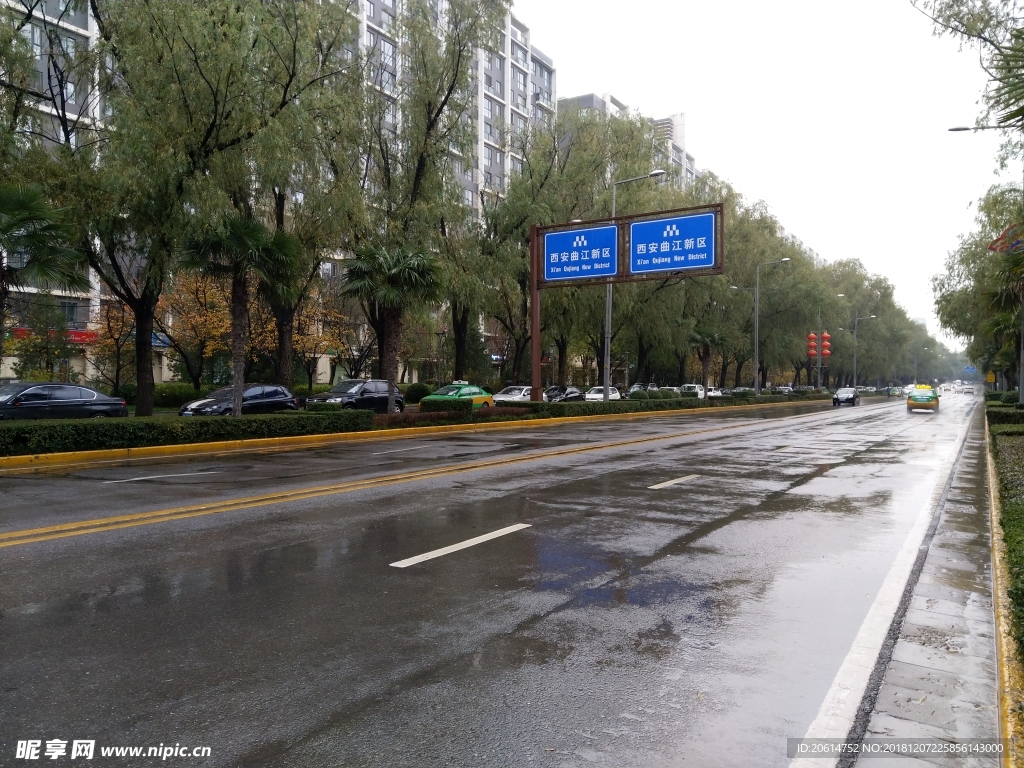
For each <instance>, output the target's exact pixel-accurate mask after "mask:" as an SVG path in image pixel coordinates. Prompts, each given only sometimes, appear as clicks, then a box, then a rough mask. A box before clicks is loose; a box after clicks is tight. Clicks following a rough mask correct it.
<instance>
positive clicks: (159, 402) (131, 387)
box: [121, 381, 217, 408]
mask: <svg viewBox="0 0 1024 768" xmlns="http://www.w3.org/2000/svg"><path fill="white" fill-rule="evenodd" d="M214 389H217V387H203V388H202V389H196V388H195V387H193V386H192V385H191V384H187V383H184V382H180V381H169V382H167V383H165V384H157V385H156V386H154V388H153V405H154V406H156V407H157V408H180V407H181V406H183V405H184V404H185V403H187V402H189V401H191V400H198V399H199V398H200V397H204V396H206V395H208V394H209V393H210V392H212V391H213V390H214ZM138 392H139V388H138V385H136V384H135V382H129V383H127V384H122V385H121V397H123V398H124V401H125V402H126V403H128V405H135V399H136V397H137V396H138Z"/></svg>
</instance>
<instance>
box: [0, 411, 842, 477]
mask: <svg viewBox="0 0 1024 768" xmlns="http://www.w3.org/2000/svg"><path fill="white" fill-rule="evenodd" d="M826 402H827V401H813V400H812V401H809V403H818V404H819V405H820V406H822V407H824V405H825V403H826ZM804 404H805V403H799V402H789V403H756V404H752V405H727V406H716V407H714V408H681V409H674V410H660V411H633V412H629V413H614V414H599V415H593V416H555V417H547V418H534V419H519V420H516V421H499V422H484V423H480V424H444V425H436V426H429V427H403V428H397V429H381V430H367V431H361V432H338V433H331V434H320V435H300V436H292V437H269V438H256V439H251V440H225V441H219V442H208V443H184V444H179V445H154V446H145V447H140V448H108V449H101V450H95V451H71V452H66V453H45V454H29V455H22V456H2V457H0V474H14V473H22V472H42V471H47V470H57V469H73V468H82V467H94V466H104V465H106V466H111V465H124V464H131V463H133V462H138V461H151V460H154V459H173V458H183V457H195V458H201V457H205V456H223V455H230V454H241V453H267V452H275V451H290V450H299V449H302V448H318V447H323V446H328V445H333V444H337V443H348V442H368V441H378V440H401V439H402V438H408V437H424V436H430V435H445V434H465V433H472V432H481V431H501V430H508V429H535V428H540V427H549V426H558V425H564V424H580V423H592V422H600V421H621V420H634V419H648V418H656V417H670V416H683V415H708V414H712V413H723V412H726V413H727V412H730V411H749V410H751V409H760V408H769V409H776V408H781V407H791V406H793V405H804Z"/></svg>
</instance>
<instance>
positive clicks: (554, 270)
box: [544, 226, 619, 280]
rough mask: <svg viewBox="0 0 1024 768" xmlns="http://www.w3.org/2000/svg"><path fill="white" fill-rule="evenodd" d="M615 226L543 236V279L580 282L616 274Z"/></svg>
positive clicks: (616, 243) (617, 248)
mask: <svg viewBox="0 0 1024 768" xmlns="http://www.w3.org/2000/svg"><path fill="white" fill-rule="evenodd" d="M618 264H619V238H618V228H617V227H615V226H605V227H590V228H588V229H569V230H565V231H564V232H549V233H548V234H546V235H544V279H545V280H582V279H585V278H593V277H610V276H612V275H614V274H616V272H618Z"/></svg>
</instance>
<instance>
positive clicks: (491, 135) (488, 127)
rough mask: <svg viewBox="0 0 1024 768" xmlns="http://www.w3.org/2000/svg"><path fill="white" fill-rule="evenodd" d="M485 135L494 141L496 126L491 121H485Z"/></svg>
mask: <svg viewBox="0 0 1024 768" xmlns="http://www.w3.org/2000/svg"><path fill="white" fill-rule="evenodd" d="M484 137H485V138H488V139H490V140H491V141H494V128H492V127H491V124H490V123H484Z"/></svg>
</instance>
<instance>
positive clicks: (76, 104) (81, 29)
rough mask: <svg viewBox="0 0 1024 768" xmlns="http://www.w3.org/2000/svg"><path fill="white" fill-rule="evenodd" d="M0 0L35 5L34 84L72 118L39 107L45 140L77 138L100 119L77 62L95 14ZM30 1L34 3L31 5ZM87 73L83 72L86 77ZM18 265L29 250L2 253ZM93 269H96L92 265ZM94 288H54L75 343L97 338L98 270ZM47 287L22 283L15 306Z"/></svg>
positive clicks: (8, 371) (28, 26)
mask: <svg viewBox="0 0 1024 768" xmlns="http://www.w3.org/2000/svg"><path fill="white" fill-rule="evenodd" d="M0 4H2V5H4V6H6V7H7V8H10V9H11V10H13V11H14V12H15V13H17V14H20V16H22V17H24V15H25V14H26V13H27V12H28V11H29V10H30V11H31V13H30V16H29V19H28V21H27V22H26V23H25V25H24V26H23V27H22V29H21V32H22V35H23V36H24V37H25V40H26V42H27V43H28V47H29V50H30V55H31V56H32V57H33V59H34V60H35V69H36V78H37V79H36V81H35V82H34V83H30V85H31V86H32V87H34V88H35V89H37V90H38V91H40V92H41V93H44V94H46V95H48V96H49V97H50V98H51V99H52V100H53V101H54V103H55V104H58V105H60V112H63V113H64V114H66V116H67V118H68V119H67V120H65V121H61V120H58V119H57V117H58V114H59V112H58V110H57V109H54V108H53V107H51V106H48V105H43V106H41V107H40V112H41V114H42V115H43V117H44V118H46V117H49V118H50V120H48V121H47V120H45V119H44V121H43V123H42V126H43V130H44V131H46V132H47V136H46V140H47V141H50V142H52V143H54V144H56V143H64V142H68V143H71V144H72V145H74V144H76V143H77V140H78V132H77V131H76V130H75V128H76V127H77V126H78V125H79V124H80V123H82V122H85V121H90V120H95V119H97V118H98V116H99V114H98V113H99V104H98V103H97V102H96V99H95V94H94V93H92V92H91V91H89V90H88V89H87V88H86V87H84V84H83V83H82V82H80V81H79V78H78V77H77V75H76V71H75V67H74V64H73V62H74V59H75V56H76V54H77V53H79V52H80V51H83V50H88V49H89V48H90V47H91V46H92V45H93V44H94V42H95V40H96V36H97V34H98V32H97V29H96V25H95V23H93V20H92V18H91V14H90V13H89V12H88V9H87V7H86V4H85V3H73V2H71V0H43V1H42V2H40V3H38V4H37V5H34V6H32V5H29V4H27V3H24V2H18V0H0ZM26 5H29V7H28V8H26ZM83 79H84V78H83ZM0 257H2V258H5V259H6V260H8V261H9V263H10V264H11V265H12V266H14V267H19V266H23V265H24V260H25V255H24V254H18V253H10V254H4V255H2V256H0ZM90 272H91V270H90ZM91 283H92V288H91V289H90V290H89V291H84V292H80V293H79V292H70V291H53V292H52V293H53V294H54V300H55V301H56V302H57V305H58V306H59V307H60V308H61V309H62V310H63V311H64V313H65V315H66V317H67V323H68V329H69V337H70V340H71V341H72V342H73V343H76V344H82V345H84V344H86V343H88V342H89V341H92V340H94V339H95V336H96V334H95V333H93V332H91V331H90V330H89V327H90V325H91V324H92V323H93V322H95V319H96V317H97V314H98V311H99V306H100V283H99V280H98V279H96V277H95V275H92V276H91ZM44 290H45V288H44V287H43V286H40V285H31V284H30V285H26V286H23V287H20V288H19V290H18V291H17V292H15V293H14V295H13V296H12V297H11V307H10V308H11V309H12V310H13V312H14V313H15V315H17V314H18V313H19V310H21V309H23V308H24V307H25V305H26V304H28V303H31V302H33V301H37V300H38V299H37V297H38V296H39V294H40V293H42V292H43V291H44ZM25 332H26V329H24V328H21V327H17V326H16V327H14V328H13V329H12V330H11V332H10V333H11V336H12V337H14V338H17V337H18V336H21V335H23V334H24V333H25ZM69 362H70V364H71V366H72V367H73V368H75V369H76V370H77V371H78V372H79V373H86V371H85V359H84V356H76V357H75V358H74V359H73V360H71V361H69ZM13 364H14V358H11V357H5V358H4V359H3V360H0V378H6V377H10V376H13V373H14V372H13Z"/></svg>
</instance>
